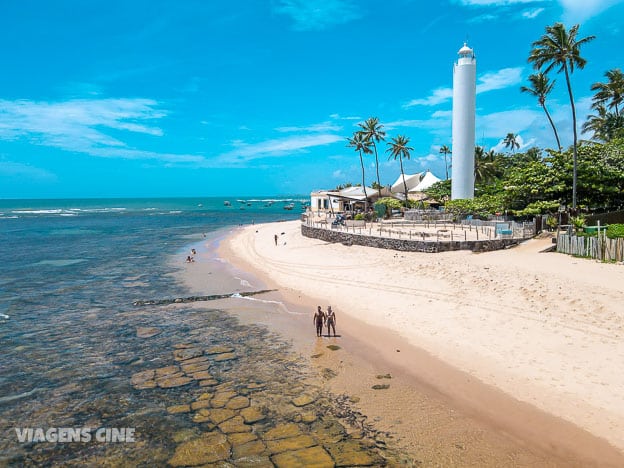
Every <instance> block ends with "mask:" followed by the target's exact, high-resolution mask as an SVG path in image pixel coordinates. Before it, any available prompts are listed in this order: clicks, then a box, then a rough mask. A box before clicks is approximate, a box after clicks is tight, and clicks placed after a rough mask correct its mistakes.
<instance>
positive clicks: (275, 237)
mask: <svg viewBox="0 0 624 468" xmlns="http://www.w3.org/2000/svg"><path fill="white" fill-rule="evenodd" d="M273 238H274V239H275V245H277V234H275V236H273Z"/></svg>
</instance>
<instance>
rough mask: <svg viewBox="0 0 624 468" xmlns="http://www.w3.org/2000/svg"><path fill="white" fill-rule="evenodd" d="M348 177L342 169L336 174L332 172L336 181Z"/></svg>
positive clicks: (337, 170) (336, 171)
mask: <svg viewBox="0 0 624 468" xmlns="http://www.w3.org/2000/svg"><path fill="white" fill-rule="evenodd" d="M346 176H347V175H346V174H345V172H344V171H343V170H342V169H336V170H335V171H334V172H332V177H333V178H334V179H341V180H342V179H344V178H345V177H346Z"/></svg>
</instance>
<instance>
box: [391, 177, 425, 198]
mask: <svg viewBox="0 0 624 468" xmlns="http://www.w3.org/2000/svg"><path fill="white" fill-rule="evenodd" d="M422 176H423V173H422V172H418V173H416V174H405V184H406V185H407V191H408V192H409V191H411V190H412V189H414V187H416V186H417V185H418V184H419V183H420V180H421V178H422ZM390 190H391V191H392V192H393V193H404V192H405V185H403V174H401V175H399V177H398V178H397V180H396V182H395V183H394V184H392V185H391V187H390Z"/></svg>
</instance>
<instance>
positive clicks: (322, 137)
mask: <svg viewBox="0 0 624 468" xmlns="http://www.w3.org/2000/svg"><path fill="white" fill-rule="evenodd" d="M341 140H344V142H345V145H346V139H345V138H344V137H342V136H339V135H334V134H330V133H319V134H314V135H293V136H289V137H286V138H275V139H271V140H266V141H261V142H259V143H244V142H242V141H237V142H235V143H234V144H233V146H234V149H233V150H231V151H228V152H227V153H223V154H221V155H219V156H217V157H216V158H215V159H214V160H213V161H211V162H210V163H209V165H210V166H219V167H224V166H240V165H243V164H245V163H246V162H249V161H252V160H254V159H260V158H266V157H271V156H289V155H292V154H293V153H303V152H306V150H307V149H308V148H313V147H315V146H325V145H329V144H331V143H335V142H337V141H341Z"/></svg>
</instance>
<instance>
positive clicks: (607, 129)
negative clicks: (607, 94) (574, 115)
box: [581, 104, 624, 142]
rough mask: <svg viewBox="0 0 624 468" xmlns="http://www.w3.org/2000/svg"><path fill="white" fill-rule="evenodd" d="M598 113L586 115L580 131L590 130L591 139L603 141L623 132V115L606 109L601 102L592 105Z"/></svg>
mask: <svg viewBox="0 0 624 468" xmlns="http://www.w3.org/2000/svg"><path fill="white" fill-rule="evenodd" d="M594 108H595V109H596V111H597V113H598V115H588V116H587V121H586V122H585V123H584V124H583V127H581V128H582V132H583V133H587V132H592V133H593V135H592V139H593V140H599V141H603V142H607V141H610V140H612V139H614V138H619V137H621V135H622V134H624V116H623V115H617V114H616V113H615V112H609V111H607V108H606V107H605V106H603V105H602V104H599V105H597V106H594Z"/></svg>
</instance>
